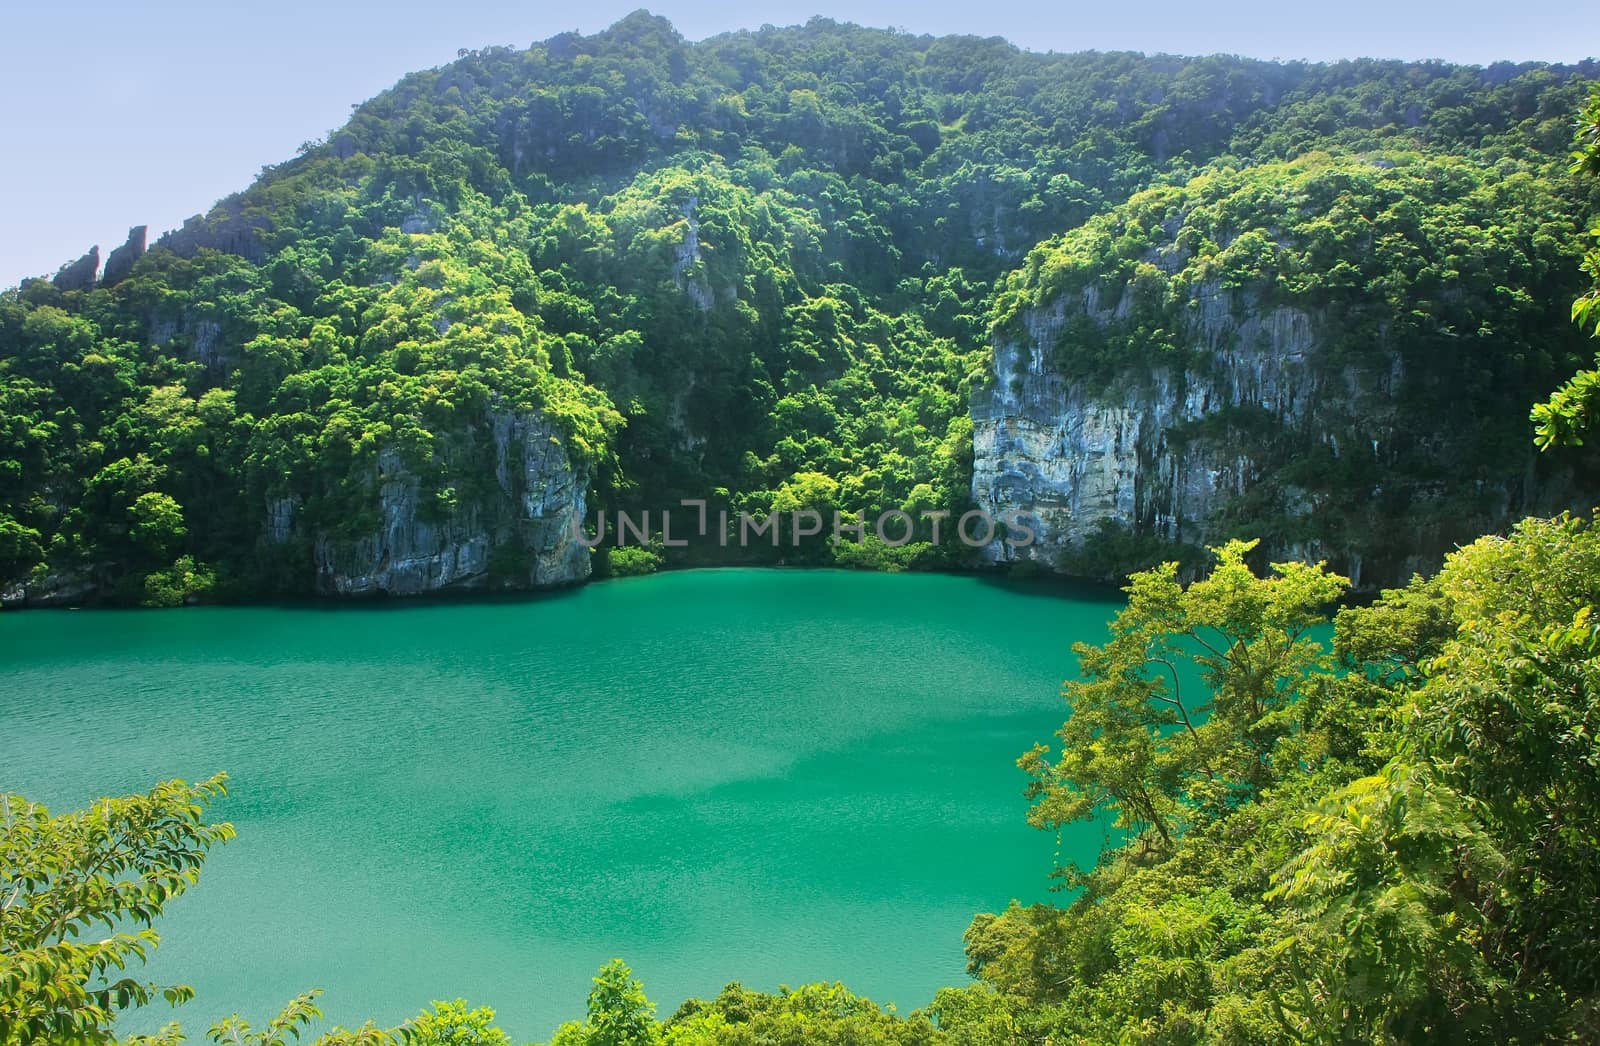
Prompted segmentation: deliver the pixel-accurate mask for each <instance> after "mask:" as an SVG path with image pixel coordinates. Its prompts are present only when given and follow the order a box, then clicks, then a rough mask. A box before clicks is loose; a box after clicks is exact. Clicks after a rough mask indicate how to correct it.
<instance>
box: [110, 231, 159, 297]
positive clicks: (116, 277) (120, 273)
mask: <svg viewBox="0 0 1600 1046" xmlns="http://www.w3.org/2000/svg"><path fill="white" fill-rule="evenodd" d="M148 232H149V229H148V227H146V226H143V225H135V226H134V227H133V228H131V229H129V230H128V239H127V242H126V243H124V244H123V245H122V246H121V247H118V248H117V249H116V250H114V251H112V252H111V255H110V256H109V257H108V258H106V271H105V275H103V276H102V277H101V278H100V284H101V286H104V287H112V286H115V285H116V284H118V283H121V282H122V281H123V280H125V279H127V278H128V274H129V273H130V272H132V271H133V264H134V262H136V261H138V260H139V259H140V258H143V257H144V246H145V235H146V234H147V233H148Z"/></svg>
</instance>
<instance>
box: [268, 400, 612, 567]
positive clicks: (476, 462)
mask: <svg viewBox="0 0 1600 1046" xmlns="http://www.w3.org/2000/svg"><path fill="white" fill-rule="evenodd" d="M435 464H437V465H438V466H440V475H439V477H437V478H436V479H435V480H434V481H430V482H426V483H425V482H424V480H423V478H422V476H421V475H419V474H418V470H417V469H415V468H413V467H412V466H410V465H408V464H407V462H406V461H405V459H404V457H403V456H402V455H401V454H400V453H399V452H398V451H396V450H393V449H389V450H384V451H382V452H380V454H379V455H378V460H377V463H376V466H375V468H374V470H373V475H372V477H371V480H370V484H369V486H368V492H369V495H370V498H371V501H370V503H369V504H368V505H367V506H366V508H367V510H368V511H365V512H363V513H361V514H360V515H359V516H358V517H357V518H356V519H355V520H353V521H350V522H349V523H347V524H346V525H338V526H335V525H333V524H332V523H330V522H323V523H321V524H310V523H307V522H304V521H303V520H302V518H301V517H302V516H303V515H304V513H303V506H302V502H301V501H300V499H299V498H297V497H283V498H275V499H271V500H270V501H269V502H268V504H267V507H266V508H267V511H266V516H265V519H264V531H265V534H266V540H267V542H268V543H269V544H286V543H288V542H291V541H295V540H299V541H304V542H308V543H309V544H310V546H311V550H312V563H313V568H314V570H315V575H316V577H315V587H316V589H317V591H318V592H321V593H323V594H326V595H336V596H369V595H379V594H389V595H418V594H422V593H428V592H441V591H454V590H468V589H528V588H545V587H551V586H556V585H566V584H572V583H574V582H579V581H583V580H584V579H585V578H587V577H588V576H589V551H588V549H587V548H586V547H585V546H584V545H583V544H582V543H581V542H579V541H578V540H577V538H576V536H575V531H574V526H573V521H574V519H578V520H581V519H582V518H583V515H584V511H585V498H586V494H587V490H588V486H589V475H588V472H587V470H586V469H585V468H583V467H582V466H580V465H577V464H575V463H574V462H573V460H572V458H571V457H570V456H569V454H568V452H567V449H566V443H565V441H564V439H563V438H562V436H561V435H560V434H559V432H558V431H557V430H556V428H555V427H554V426H553V425H552V424H551V422H550V421H549V420H548V419H547V418H545V417H544V416H542V415H540V414H538V413H536V412H524V413H510V412H497V413H495V414H492V415H491V416H490V418H489V423H488V425H487V426H483V427H481V428H479V429H478V430H476V431H471V432H469V433H468V434H467V435H466V436H464V437H461V438H458V439H457V440H456V441H455V442H454V443H453V444H452V445H451V449H449V450H448V451H446V452H444V453H443V454H442V455H441V460H440V461H438V462H436V463H435Z"/></svg>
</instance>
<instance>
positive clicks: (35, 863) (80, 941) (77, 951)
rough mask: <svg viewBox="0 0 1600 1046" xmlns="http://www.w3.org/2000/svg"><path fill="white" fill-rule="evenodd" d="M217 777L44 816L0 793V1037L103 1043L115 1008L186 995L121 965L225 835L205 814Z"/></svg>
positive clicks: (149, 941)
mask: <svg viewBox="0 0 1600 1046" xmlns="http://www.w3.org/2000/svg"><path fill="white" fill-rule="evenodd" d="M225 781H226V777H225V775H221V774H219V775H217V776H216V777H213V778H211V779H210V780H207V781H203V782H201V783H200V784H197V785H189V784H186V783H185V782H183V781H168V782H165V783H163V784H160V785H157V786H156V787H155V788H154V789H152V790H151V791H149V792H148V793H146V794H144V795H131V796H126V797H123V798H120V799H101V800H99V801H97V802H96V803H95V804H94V805H93V806H91V807H90V808H89V809H88V810H83V811H77V812H74V813H69V814H62V815H59V816H54V817H52V816H51V815H50V813H49V811H48V810H46V809H45V808H44V807H42V806H40V805H38V804H37V803H30V802H28V801H27V800H26V799H23V798H22V797H21V796H15V795H0V1043H4V1044H6V1046H12V1044H23V1043H32V1042H40V1041H45V1042H53V1043H63V1044H66V1043H73V1044H77V1043H82V1044H99V1043H110V1042H114V1041H115V1037H114V1035H113V1033H112V1030H111V1025H112V1022H113V1020H115V1018H116V1016H117V1015H118V1014H119V1013H122V1012H125V1011H128V1010H131V1009H136V1008H138V1007H141V1006H145V1005H148V1004H150V1003H151V1002H154V1001H155V1000H157V999H165V1000H166V1001H167V1002H169V1003H171V1004H173V1005H177V1004H179V1003H182V1002H184V1001H186V1000H187V999H188V998H189V997H190V996H191V995H192V994H193V992H192V991H191V990H190V989H189V988H187V987H184V986H182V985H172V986H162V985H157V984H152V983H149V982H146V981H142V980H139V979H138V978H136V977H133V976H131V975H130V974H129V973H128V967H129V965H130V964H131V963H134V962H142V961H144V959H145V958H146V957H147V956H148V955H149V953H150V951H151V950H153V949H154V948H155V947H156V945H157V944H159V943H160V937H159V936H158V935H157V933H156V932H155V931H154V930H153V929H151V928H150V924H151V923H152V922H153V921H154V920H155V919H156V917H157V916H159V915H160V914H161V913H162V911H163V910H164V909H165V908H166V905H167V902H168V901H170V900H172V899H173V898H175V897H177V896H179V895H181V894H182V893H183V892H184V891H185V890H187V889H188V888H189V887H190V886H193V885H194V884H195V883H196V882H197V881H198V880H199V878H200V866H201V864H202V863H203V862H204V860H205V856H206V853H207V851H209V850H210V848H211V847H212V846H214V845H216V844H219V843H225V842H227V841H228V840H229V839H232V838H233V826H232V825H229V824H227V823H211V822H208V821H207V820H206V816H205V813H206V808H207V807H208V806H209V805H210V804H211V803H212V802H213V801H214V800H215V799H217V798H218V797H219V796H221V795H222V794H223V793H224V790H225V789H224V782H225ZM135 926H142V927H143V929H137V930H132V931H131V932H130V930H129V928H130V927H135Z"/></svg>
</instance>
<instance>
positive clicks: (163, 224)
mask: <svg viewBox="0 0 1600 1046" xmlns="http://www.w3.org/2000/svg"><path fill="white" fill-rule="evenodd" d="M639 6H640V3H639V0H588V2H583V3H564V4H552V3H544V2H524V3H509V2H504V0H451V2H447V3H429V4H423V3H416V2H413V0H390V2H387V3H381V4H380V3H337V2H333V0H324V2H320V3H317V2H309V0H281V2H278V3H273V4H266V3H257V2H239V0H213V2H211V3H198V2H192V0H145V2H143V3H139V2H137V0H135V2H128V0H122V2H118V3H106V2H104V0H75V2H63V0H47V2H43V3H41V2H37V0H30V2H23V0H0V142H3V143H4V144H3V152H0V287H6V286H11V285H14V284H15V283H16V282H17V281H18V280H19V279H21V278H22V277H24V276H30V275H38V274H45V273H50V272H54V271H55V269H56V268H57V267H58V266H59V265H60V264H61V263H63V262H65V261H68V260H71V259H72V258H76V257H77V256H78V255H80V254H82V253H83V252H84V251H85V250H87V249H88V247H89V246H90V245H91V244H94V243H98V244H99V245H100V247H101V254H102V257H103V256H104V255H105V253H106V252H108V251H109V250H110V249H111V248H112V247H115V246H116V245H118V244H120V243H121V242H122V239H123V237H124V235H125V234H126V230H127V228H128V226H130V225H135V224H148V225H149V226H150V227H151V235H152V238H153V237H154V236H155V235H157V234H158V233H159V232H160V231H161V230H164V229H167V228H170V227H173V226H175V225H178V224H180V223H181V222H182V221H183V219H184V218H185V217H187V216H188V215H190V214H194V213H196V212H198V211H202V210H204V209H205V208H206V207H207V206H209V204H210V203H211V202H212V201H213V200H215V199H217V198H218V197H221V196H223V195H226V194H227V193H229V192H232V191H234V190H237V189H240V188H243V187H244V186H245V185H246V184H248V183H249V181H250V180H251V178H252V177H253V176H254V175H255V173H256V171H257V170H259V169H260V167H261V166H262V165H263V164H267V163H274V162H277V161H280V160H283V159H286V158H288V157H289V156H291V155H293V153H294V150H295V147H296V146H298V145H299V144H300V143H301V142H303V141H305V140H306V139H309V138H316V137H320V136H321V135H322V134H324V133H326V132H327V131H328V130H330V129H331V128H333V127H336V126H337V125H339V124H340V123H341V122H342V121H343V120H344V118H345V116H346V115H347V114H348V113H349V111H350V105H351V103H353V102H358V101H361V100H363V99H366V98H368V97H370V96H372V95H373V94H376V93H377V92H378V91H380V90H382V89H383V88H385V87H387V86H388V85H390V84H391V83H393V82H394V81H395V80H396V79H398V78H399V77H400V76H401V75H402V74H403V73H405V72H407V71H409V70H413V69H420V68H426V67H429V66H434V65H439V64H441V63H443V62H447V61H450V60H451V59H453V58H454V56H455V52H456V49H457V48H460V47H478V46H482V45H486V44H512V45H516V46H523V47H525V46H527V45H528V44H529V43H531V42H532V41H534V40H540V39H543V38H545V37H547V36H550V35H552V34H554V33H558V32H561V31H563V30H568V29H577V30H581V31H583V32H593V31H595V30H598V29H601V28H604V27H605V26H607V25H609V24H611V23H612V22H614V21H616V20H617V19H618V18H620V17H621V16H622V15H624V14H626V13H627V12H629V11H630V10H633V9H635V8H637V7H639ZM648 6H649V7H650V9H651V10H652V11H655V12H656V13H657V14H661V15H665V16H666V17H667V18H669V19H671V20H672V22H673V23H674V24H675V25H676V26H677V27H678V29H679V31H680V32H682V33H683V34H684V35H685V36H687V37H689V38H690V39H694V40H698V39H703V38H704V37H707V36H711V35H714V34H716V33H719V32H723V31H726V30H729V29H738V28H753V27H756V26H759V25H761V24H763V23H771V24H774V25H787V24H792V23H795V22H803V21H805V20H806V19H807V18H808V17H810V16H811V15H814V14H823V15H827V16H829V17H832V18H836V19H839V20H841V21H852V22H858V23H860V24H863V25H873V26H898V27H901V28H904V29H908V30H910V31H912V32H917V33H924V32H926V33H936V34H937V33H978V34H982V35H998V36H1005V37H1007V38H1009V39H1010V40H1012V41H1013V42H1015V43H1017V44H1019V45H1020V46H1023V47H1027V48H1030V49H1033V50H1040V51H1042V50H1061V51H1067V50H1082V49H1088V48H1097V49H1102V50H1105V49H1126V50H1138V51H1151V52H1153V51H1170V52H1175V53H1180V54H1205V53H1212V52H1218V51H1221V52H1229V53H1235V54H1246V55H1252V56H1256V57H1260V58H1276V57H1282V58H1311V59H1329V58H1343V57H1357V56H1373V57H1385V58H1387V57H1397V58H1444V59H1447V60H1452V61H1462V62H1475V63H1484V62H1489V61H1493V60H1496V59H1501V58H1505V59H1512V60H1524V59H1546V60H1557V61H1572V60H1576V59H1579V58H1583V57H1586V56H1589V55H1594V54H1596V53H1597V52H1600V4H1596V3H1594V2H1593V0H1559V2H1557V0H1349V2H1344V3H1336V2H1333V3H1323V4H1306V3H1294V2H1293V0H1279V2H1268V0H1100V2H1096V3H1080V2H1077V0H1057V2H1042V0H977V2H970V0H969V2H962V3H955V2H951V0H922V2H916V3H912V2H906V0H853V2H842V0H745V2H735V0H660V2H657V3H653V4H650V5H648Z"/></svg>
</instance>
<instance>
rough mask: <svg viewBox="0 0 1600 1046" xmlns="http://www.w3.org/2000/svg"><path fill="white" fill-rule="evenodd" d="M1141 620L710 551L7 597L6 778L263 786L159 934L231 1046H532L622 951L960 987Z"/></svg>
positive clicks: (714, 982)
mask: <svg viewBox="0 0 1600 1046" xmlns="http://www.w3.org/2000/svg"><path fill="white" fill-rule="evenodd" d="M1117 605H1118V604H1117V603H1116V602H1114V601H1112V600H1110V599H1108V598H1103V597H1098V596H1094V595H1070V596H1069V595H1066V594H1063V593H1062V591H1061V590H1059V589H1048V588H1038V589H1035V588H1014V587H1007V586H1002V585H997V584H994V583H992V582H986V581H982V580H979V579H974V578H962V577H942V576H927V575H898V576H890V575H881V574H858V573H847V572H834V571H817V572H793V571H776V570H765V571H762V570H715V571H687V572H679V573H669V574H663V575H660V576H657V577H651V578H642V579H632V580H625V581H615V582H606V583H603V584H596V585H591V586H588V587H585V588H582V589H579V590H576V591H573V592H570V593H564V594H560V595H554V596H550V597H546V598H539V599H534V600H527V601H518V602H491V603H470V604H452V605H403V606H395V605H386V606H342V607H337V608H322V607H312V608H292V609H284V608H264V609H233V608H215V609H195V610H183V611H172V612H161V613H155V612H150V613H140V612H110V611H101V612H90V611H78V612H57V613H42V612H41V613H33V614H4V615H0V790H4V791H12V792H20V793H22V794H24V795H26V796H28V797H30V798H33V799H37V800H40V801H43V802H46V803H48V804H49V805H50V806H52V807H54V808H58V809H67V808H71V807H77V806H80V805H82V804H84V803H85V802H87V801H88V800H90V799H91V798H93V797H94V796H97V795H102V794H108V793H124V792H129V791H135V790H142V789H144V788H147V787H149V785H150V784H151V783H153V782H154V781H155V780H158V779H161V778H167V777H178V776H181V777H186V778H189V779H191V780H192V779H197V778H201V777H204V776H207V775H209V774H211V773H213V772H214V771H217V770H227V771H228V772H229V773H230V774H231V775H232V784H231V794H230V796H229V797H228V798H227V799H226V800H225V801H224V802H223V803H222V804H221V805H220V807H219V809H218V812H219V814H220V815H221V816H224V817H226V818H228V819H230V820H232V821H233V822H234V823H235V824H236V825H237V827H238V829H239V838H238V839H237V840H236V841H235V842H234V843H232V844H230V845H228V846H227V847H225V848H223V849H221V850H219V851H217V852H216V853H215V854H214V856H213V857H212V859H211V860H210V861H209V862H208V864H207V866H206V872H205V875H204V878H203V879H202V881H201V884H200V886H199V887H198V888H197V889H195V890H193V891H192V892H190V893H189V894H188V895H186V896H185V897H183V898H182V899H181V900H179V901H178V902H177V903H176V904H175V905H174V906H173V907H172V908H171V909H170V914H169V917H168V918H167V919H166V920H165V921H164V922H163V924H162V925H161V927H160V929H161V930H162V933H163V938H164V941H163V944H162V946H161V950H160V952H159V956H158V958H157V960H156V962H155V963H154V965H153V969H152V970H151V971H150V972H151V973H152V974H153V975H155V976H156V977H158V978H165V979H181V980H184V981H187V982H188V983H190V984H192V985H194V987H195V988H196V989H197V990H198V993H199V994H198V997H197V998H196V1000H195V1001H194V1002H192V1003H190V1004H189V1005H188V1006H185V1007H183V1008H182V1009H181V1010H179V1011H177V1012H176V1013H174V1012H173V1011H171V1010H168V1009H167V1008H165V1007H164V1006H161V1007H158V1008H155V1009H153V1010H151V1011H149V1016H148V1017H146V1018H144V1019H141V1020H139V1021H137V1022H127V1023H128V1024H129V1028H128V1030H141V1029H145V1028H149V1027H153V1026H155V1025H158V1024H160V1023H164V1022H165V1021H166V1020H168V1019H171V1018H172V1017H174V1016H176V1017H178V1018H180V1019H181V1020H182V1021H183V1023H184V1025H185V1027H186V1028H187V1029H188V1030H189V1032H190V1036H191V1038H199V1037H200V1035H201V1033H203V1031H204V1029H205V1028H206V1027H207V1026H208V1025H209V1024H210V1022H211V1021H213V1020H215V1019H217V1018H218V1017H221V1016H226V1015H227V1014H229V1013H232V1012H234V1011H240V1012H243V1013H244V1014H245V1015H246V1016H247V1017H250V1018H251V1019H253V1020H255V1021H257V1022H258V1023H259V1021H260V1020H262V1019H264V1018H265V1017H267V1016H269V1015H271V1014H273V1013H276V1012H277V1009H278V1008H279V1007H280V1006H281V1005H282V1004H283V1003H284V1002H285V1001H287V1000H288V999H289V998H291V997H292V996H293V995H295V994H296V993H297V992H299V991H302V990H304V989H306V988H310V987H321V988H323V989H325V990H326V994H325V995H324V997H323V1000H322V1001H323V1003H324V1009H325V1010H326V1011H327V1012H328V1014H329V1017H330V1019H331V1020H335V1021H340V1022H344V1023H353V1022H358V1021H360V1020H362V1019H364V1018H366V1017H368V1016H371V1017H374V1018H376V1019H378V1020H379V1021H380V1022H382V1023H385V1024H391V1023H397V1022H398V1021H400V1020H402V1019H404V1018H405V1017H407V1016H409V1015H411V1014H413V1013H414V1012H416V1011H417V1010H418V1009H419V1008H421V1007H422V1006H424V1005H426V1004H427V1003H428V1001H429V1000H431V999H438V998H445V999H449V998H455V997H465V998H467V999H469V1000H470V1001H473V1002H475V1003H480V1004H487V1005H491V1006H493V1007H495V1008H496V1010H498V1011H499V1014H500V1022H501V1024H502V1025H503V1026H504V1027H506V1028H507V1030H509V1031H510V1032H511V1033H512V1035H513V1037H514V1038H517V1039H518V1040H519V1041H520V1040H527V1039H534V1038H540V1039H542V1038H545V1037H546V1036H547V1035H548V1034H549V1032H550V1031H551V1030H552V1029H553V1028H554V1026H555V1025H556V1024H557V1023H558V1022H559V1021H561V1020H564V1019H569V1018H572V1017H578V1016H581V1015H582V1009H583V1001H584V997H585V995H586V993H587V991H588V987H589V979H590V977H592V976H593V974H594V972H595V970H596V969H597V968H598V967H599V966H600V964H601V963H602V962H604V961H605V960H607V959H609V958H611V957H612V956H621V957H623V958H625V959H626V960H627V961H628V962H629V963H630V964H631V965H632V966H633V968H634V971H635V973H636V974H637V975H639V976H640V977H641V978H642V979H643V980H644V982H645V986H646V989H647V990H648V991H649V993H650V995H651V997H652V998H653V999H655V1000H656V1001H657V1003H658V1005H659V1006H660V1010H661V1013H662V1015H663V1016H665V1015H666V1014H669V1013H671V1012H672V1010H673V1009H674V1008H675V1007H676V1006H677V1004H678V1002H679V1001H680V1000H681V999H683V998H684V997H686V996H691V995H701V996H706V995H711V994H714V993H716V992H717V991H718V990H719V989H720V988H721V986H722V985H723V984H725V983H726V982H728V981H731V980H739V981H741V982H743V983H744V984H746V985H749V986H752V987H757V988H762V989H774V988H776V987H778V985H780V984H791V985H793V984H801V983H805V982H809V981H814V980H822V979H830V980H831V979H841V980H843V981H845V982H846V983H847V984H849V985H850V986H851V987H852V988H853V989H855V990H856V991H858V992H861V993H864V994H866V995H869V996H871V997H872V998H874V999H876V1000H878V1001H880V1002H893V1003H895V1004H896V1005H898V1006H899V1007H900V1008H901V1009H902V1010H909V1009H912V1008H914V1007H917V1006H921V1005H924V1004H926V1003H927V1002H928V1001H929V999H930V998H931V996H932V994H933V992H934V990H935V989H936V988H938V987H939V986H941V985H944V984H958V983H962V982H963V981H964V974H963V957H962V952H961V932H962V930H963V929H965V928H966V925H967V923H968V921H969V920H970V919H971V917H972V915H973V913H974V912H978V911H983V910H994V909H996V908H999V907H1002V906H1004V905H1005V904H1006V903H1007V901H1009V900H1010V899H1011V898H1014V897H1015V898H1020V899H1022V900H1023V901H1025V902H1026V901H1034V900H1042V899H1045V898H1046V897H1047V896H1048V887H1049V881H1048V878H1047V877H1048V873H1049V871H1050V869H1051V868H1052V867H1053V866H1054V864H1055V862H1056V859H1057V857H1058V856H1059V854H1058V847H1059V846H1064V847H1066V848H1067V849H1068V850H1070V851H1072V852H1077V853H1080V854H1086V853H1092V852H1093V850H1094V849H1095V848H1096V847H1098V845H1099V843H1100V837H1099V834H1098V832H1096V831H1093V830H1090V831H1086V832H1083V833H1080V834H1077V835H1073V836H1069V837H1067V838H1066V839H1065V840H1063V841H1062V842H1061V843H1059V844H1058V841H1057V840H1056V839H1055V838H1054V837H1051V836H1047V835H1045V834H1044V833H1040V832H1036V831H1033V830H1031V829H1029V828H1028V827H1027V826H1026V823H1025V821H1024V811H1025V803H1024V801H1023V799H1022V797H1021V788H1022V784H1023V780H1022V778H1021V775H1020V773H1019V772H1018V771H1017V770H1016V768H1015V766H1014V760H1015V759H1016V757H1017V755H1018V754H1019V753H1020V752H1022V751H1023V750H1024V749H1025V748H1026V747H1028V745H1030V744H1031V743H1032V742H1034V741H1035V740H1046V739H1048V738H1049V735H1050V733H1051V731H1052V730H1054V729H1055V728H1056V727H1057V726H1059V721H1060V718H1061V714H1062V707H1061V703H1060V699H1059V696H1058V694H1059V684H1060V681H1061V680H1062V679H1063V678H1064V677H1066V676H1067V675H1069V674H1071V673H1072V672H1073V671H1074V662H1073V659H1072V655H1071V651H1070V647H1071V644H1072V642H1073V641H1074V640H1077V639H1090V640H1098V639H1101V638H1103V636H1104V635H1105V626H1106V623H1107V621H1108V620H1109V618H1110V616H1111V614H1112V613H1113V612H1114V611H1115V609H1116V607H1117Z"/></svg>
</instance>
